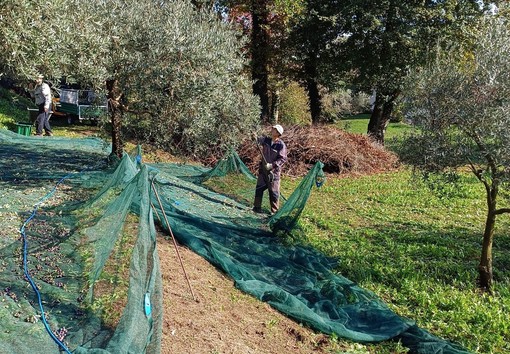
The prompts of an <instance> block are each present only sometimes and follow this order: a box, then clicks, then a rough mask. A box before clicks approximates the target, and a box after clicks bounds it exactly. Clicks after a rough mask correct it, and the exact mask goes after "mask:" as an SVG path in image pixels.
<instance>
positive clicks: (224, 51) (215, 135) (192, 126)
mask: <svg viewBox="0 0 510 354" xmlns="http://www.w3.org/2000/svg"><path fill="white" fill-rule="evenodd" d="M0 17H1V20H2V26H1V28H0V49H1V51H0V72H1V73H2V74H4V75H6V76H8V77H10V78H14V79H17V80H20V81H28V80H32V79H33V77H34V76H35V74H36V73H38V72H41V73H43V74H44V75H45V76H46V77H47V78H49V79H50V80H51V79H53V80H54V82H59V81H60V80H62V79H63V80H66V81H68V82H71V83H78V84H80V85H82V86H86V87H87V88H94V89H96V90H98V91H103V92H104V93H106V94H107V96H108V100H109V107H110V121H111V126H112V143H113V150H114V152H115V153H116V154H117V155H120V154H121V153H122V148H123V141H124V138H125V134H126V133H131V136H133V134H134V136H135V137H136V138H138V139H139V142H150V143H152V144H154V145H157V146H159V147H164V148H167V149H171V150H173V151H175V152H180V153H184V154H192V155H195V156H197V157H204V156H206V155H207V154H210V153H211V152H212V151H214V149H211V147H217V148H218V149H219V150H220V151H221V150H223V151H224V150H226V148H227V146H230V145H235V144H236V143H237V142H238V141H239V140H241V139H242V138H243V136H244V135H245V134H246V133H247V131H249V130H250V129H251V128H252V126H254V125H255V123H256V122H257V119H258V105H257V101H256V99H255V97H254V96H253V95H252V94H251V93H250V91H251V90H250V86H251V83H250V82H249V81H248V80H247V79H246V78H245V77H244V76H243V75H242V71H243V68H244V65H245V62H244V59H243V56H242V53H241V52H240V48H241V47H242V44H243V43H242V42H240V41H239V40H238V38H237V37H238V36H237V33H235V32H234V31H233V30H232V29H231V28H230V27H229V26H228V25H227V24H225V23H221V22H220V21H219V20H218V17H217V15H216V14H214V13H212V12H210V10H203V11H199V10H197V9H196V8H195V7H194V6H193V4H192V3H191V2H190V1H186V0H180V1H171V2H161V1H153V0H142V1H134V0H127V1H126V0H111V1H102V0H90V1H80V0H66V1H64V0H56V1H52V2H48V3H44V4H43V3H41V4H38V3H34V2H33V1H28V0H21V1H13V0H5V1H3V2H2V5H0Z"/></svg>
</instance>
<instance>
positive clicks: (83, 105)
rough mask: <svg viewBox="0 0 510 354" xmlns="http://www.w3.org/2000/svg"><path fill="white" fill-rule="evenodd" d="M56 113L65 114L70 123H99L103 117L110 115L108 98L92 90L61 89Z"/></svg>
mask: <svg viewBox="0 0 510 354" xmlns="http://www.w3.org/2000/svg"><path fill="white" fill-rule="evenodd" d="M56 111H57V112H62V113H65V114H66V116H67V121H68V123H74V122H77V121H78V122H82V121H83V120H90V121H93V122H97V121H98V120H99V118H100V117H101V116H104V115H106V114H108V105H107V101H106V98H103V97H101V96H98V95H96V94H95V93H94V91H92V90H76V89H60V99H59V100H58V102H56Z"/></svg>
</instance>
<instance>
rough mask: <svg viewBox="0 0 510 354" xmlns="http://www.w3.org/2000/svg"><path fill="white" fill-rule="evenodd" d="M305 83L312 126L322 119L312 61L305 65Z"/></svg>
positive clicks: (320, 102) (315, 72)
mask: <svg viewBox="0 0 510 354" xmlns="http://www.w3.org/2000/svg"><path fill="white" fill-rule="evenodd" d="M305 82H306V91H307V92H308V99H309V101H310V114H311V116H312V124H317V123H320V121H321V118H322V101H321V100H322V98H321V94H320V91H319V83H318V82H317V68H316V66H315V64H314V63H313V62H312V61H310V60H309V61H307V63H305Z"/></svg>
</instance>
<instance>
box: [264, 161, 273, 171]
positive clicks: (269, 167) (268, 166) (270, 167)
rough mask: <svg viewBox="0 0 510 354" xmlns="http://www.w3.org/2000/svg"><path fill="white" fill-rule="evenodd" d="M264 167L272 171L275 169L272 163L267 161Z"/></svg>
mask: <svg viewBox="0 0 510 354" xmlns="http://www.w3.org/2000/svg"><path fill="white" fill-rule="evenodd" d="M264 167H265V169H266V171H271V170H272V169H273V165H272V164H270V163H266V164H265V166H264Z"/></svg>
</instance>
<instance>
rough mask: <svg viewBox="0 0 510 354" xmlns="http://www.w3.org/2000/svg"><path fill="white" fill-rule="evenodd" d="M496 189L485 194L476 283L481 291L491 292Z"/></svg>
mask: <svg viewBox="0 0 510 354" xmlns="http://www.w3.org/2000/svg"><path fill="white" fill-rule="evenodd" d="M497 193H498V189H497V188H496V187H493V188H492V189H491V190H490V191H488V193H487V206H488V208H487V209H488V210H487V218H486V220H485V230H484V231H483V242H482V255H481V256H480V264H479V266H478V274H479V279H478V283H479V286H480V288H481V289H484V290H486V291H489V292H490V291H491V288H492V278H493V275H492V243H493V240H494V225H495V224H496V212H495V211H496V197H497Z"/></svg>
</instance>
